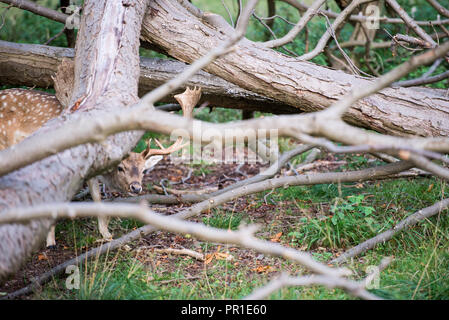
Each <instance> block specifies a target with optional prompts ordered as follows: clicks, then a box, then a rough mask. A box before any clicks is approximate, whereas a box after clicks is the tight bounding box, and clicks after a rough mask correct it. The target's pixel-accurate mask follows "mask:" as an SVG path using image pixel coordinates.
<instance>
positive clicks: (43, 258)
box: [37, 253, 48, 261]
mask: <svg viewBox="0 0 449 320" xmlns="http://www.w3.org/2000/svg"><path fill="white" fill-rule="evenodd" d="M37 260H39V261H41V260H48V257H47V255H46V254H45V253H40V254H39V255H38V256H37Z"/></svg>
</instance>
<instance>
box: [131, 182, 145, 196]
mask: <svg viewBox="0 0 449 320" xmlns="http://www.w3.org/2000/svg"><path fill="white" fill-rule="evenodd" d="M129 189H130V190H131V192H132V193H135V194H139V193H141V192H142V185H141V184H140V183H139V182H131V184H130V185H129Z"/></svg>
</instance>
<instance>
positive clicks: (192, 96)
mask: <svg viewBox="0 0 449 320" xmlns="http://www.w3.org/2000/svg"><path fill="white" fill-rule="evenodd" d="M174 98H175V99H176V100H177V101H178V102H179V104H180V105H181V108H182V115H183V117H185V118H192V114H193V108H195V106H196V105H197V103H198V101H200V99H201V87H200V88H197V87H196V86H195V88H194V89H190V88H187V89H186V91H184V92H183V93H180V94H177V95H176V96H174ZM154 141H155V142H156V144H157V145H158V146H159V148H160V149H151V148H150V145H151V139H150V140H149V141H148V147H147V150H146V151H145V152H146V153H145V158H146V159H148V158H149V157H150V156H153V155H166V154H170V153H173V152H175V151H178V150H180V149H182V148H184V147H185V146H186V145H188V144H189V142H187V143H184V144H182V137H178V139H176V141H175V143H173V144H172V145H171V146H170V147H168V148H165V147H164V146H163V145H162V144H161V143H160V142H159V141H158V140H157V139H154Z"/></svg>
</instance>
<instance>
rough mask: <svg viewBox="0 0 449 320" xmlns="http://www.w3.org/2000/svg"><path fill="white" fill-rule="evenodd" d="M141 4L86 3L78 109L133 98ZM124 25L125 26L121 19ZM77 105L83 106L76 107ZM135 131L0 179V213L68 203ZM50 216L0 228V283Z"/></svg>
mask: <svg viewBox="0 0 449 320" xmlns="http://www.w3.org/2000/svg"><path fill="white" fill-rule="evenodd" d="M146 4H147V1H146V0H138V1H133V3H132V4H131V3H129V2H128V1H120V2H118V1H117V2H116V1H106V0H102V1H100V0H95V1H93V0H92V1H86V2H85V4H84V15H83V17H82V21H81V28H80V30H79V33H78V41H77V43H76V58H75V87H74V90H73V94H72V103H73V102H74V101H77V100H79V101H81V105H80V107H83V108H84V109H85V110H91V109H97V110H98V109H105V108H108V107H120V106H121V107H126V106H127V105H128V104H131V103H134V102H136V101H137V99H138V97H137V82H138V77H139V56H138V49H139V32H140V26H141V21H142V17H143V15H144V12H145V8H146ZM124 22H126V23H124ZM83 103H84V104H83ZM79 116H82V117H89V111H87V112H74V113H72V114H69V113H67V114H65V115H63V116H61V117H59V118H56V119H54V120H53V121H50V122H49V123H48V124H47V125H46V126H44V127H43V128H41V129H40V130H48V129H51V128H54V127H57V126H62V125H63V124H64V122H65V121H68V120H70V119H72V118H74V117H79ZM141 134H142V132H140V131H134V132H126V133H122V134H117V135H114V136H112V137H110V138H109V139H108V140H107V141H105V143H103V144H87V145H81V146H78V147H75V148H72V149H69V150H66V151H64V152H61V153H59V154H57V155H55V156H51V157H48V158H46V159H44V160H42V161H39V162H36V163H34V164H32V165H30V166H28V167H25V168H23V169H21V170H17V171H15V172H13V173H11V174H9V175H6V176H3V177H1V178H0V212H1V211H4V210H8V209H11V208H14V207H20V206H32V205H35V204H40V203H49V202H57V201H69V200H70V199H71V198H72V197H73V195H74V194H75V192H76V191H77V190H78V189H79V187H80V186H81V184H82V182H83V181H84V180H85V179H86V178H89V177H91V176H93V175H96V174H97V173H98V172H99V171H100V170H102V169H104V168H105V167H108V166H111V165H113V164H116V163H118V162H119V161H120V160H121V159H122V158H123V157H124V155H125V154H126V153H127V152H128V151H129V150H130V149H131V148H132V147H133V146H134V145H135V143H136V142H137V140H138V139H139V138H140V136H141ZM52 222H53V221H51V220H50V219H39V220H33V221H30V222H28V223H24V224H6V225H0V282H1V281H3V280H5V279H6V278H7V276H8V275H11V274H12V273H14V272H15V271H17V270H18V268H19V267H20V266H21V264H22V263H23V262H24V261H25V260H26V259H27V257H29V256H30V254H31V253H32V252H33V250H35V249H36V248H38V247H39V246H40V245H41V244H42V242H43V240H44V237H45V234H46V233H47V232H48V229H49V226H50V225H51V223H52Z"/></svg>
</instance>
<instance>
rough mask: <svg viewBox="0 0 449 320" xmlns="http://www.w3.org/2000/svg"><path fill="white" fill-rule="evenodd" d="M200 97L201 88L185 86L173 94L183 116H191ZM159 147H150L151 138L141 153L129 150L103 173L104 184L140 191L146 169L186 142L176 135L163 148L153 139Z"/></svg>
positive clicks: (118, 188)
mask: <svg viewBox="0 0 449 320" xmlns="http://www.w3.org/2000/svg"><path fill="white" fill-rule="evenodd" d="M200 98H201V88H198V89H197V88H196V87H195V88H194V89H193V90H192V89H190V88H187V89H186V91H185V92H184V93H182V94H178V95H176V96H175V99H176V100H177V101H178V102H179V104H180V105H181V108H182V113H183V116H184V117H186V118H191V117H192V113H193V108H194V107H195V106H196V104H197V103H198V101H199V100H200ZM155 142H156V144H157V145H158V146H159V149H152V148H151V147H150V146H151V139H150V140H149V141H148V146H147V148H146V149H145V150H144V151H143V152H141V153H135V152H131V153H130V154H129V157H128V158H126V159H124V160H123V161H122V162H121V163H120V164H119V165H118V166H117V168H116V169H115V170H114V171H113V172H111V173H110V174H106V175H103V177H102V178H103V181H104V182H105V184H106V185H107V186H108V187H110V188H112V189H113V190H115V191H121V192H127V193H129V194H139V193H140V192H142V189H143V188H142V179H143V175H144V172H145V171H146V170H149V169H151V168H152V167H154V166H155V165H156V164H157V163H158V162H159V161H160V160H162V158H163V156H164V155H168V154H170V153H173V152H176V151H178V150H180V149H182V148H183V147H184V146H185V145H186V144H188V143H186V144H183V143H182V137H178V139H177V140H176V142H175V143H173V144H172V145H171V146H170V147H168V148H165V147H164V146H163V145H162V144H161V143H160V142H159V141H158V140H157V139H155Z"/></svg>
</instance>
